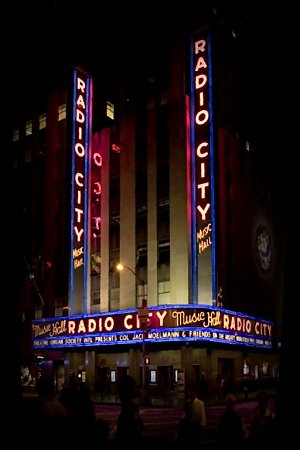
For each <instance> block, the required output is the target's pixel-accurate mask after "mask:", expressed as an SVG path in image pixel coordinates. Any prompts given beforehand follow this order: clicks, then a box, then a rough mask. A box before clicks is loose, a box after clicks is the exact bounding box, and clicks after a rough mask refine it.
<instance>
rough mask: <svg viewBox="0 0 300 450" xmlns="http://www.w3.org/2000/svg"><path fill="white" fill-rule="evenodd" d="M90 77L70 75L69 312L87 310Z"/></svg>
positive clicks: (77, 71) (79, 74) (80, 74)
mask: <svg viewBox="0 0 300 450" xmlns="http://www.w3.org/2000/svg"><path fill="white" fill-rule="evenodd" d="M91 93H92V81H91V78H90V77H89V76H88V75H87V74H86V73H85V72H83V71H82V70H81V69H76V70H75V71H74V76H73V121H72V175H71V176H72V180H71V190H72V192H71V261H70V302H69V305H70V314H77V313H80V312H81V313H82V312H83V313H86V312H87V270H88V261H87V257H88V251H87V250H88V211H89V204H88V198H89V189H88V186H89V180H88V178H89V165H90V130H91Z"/></svg>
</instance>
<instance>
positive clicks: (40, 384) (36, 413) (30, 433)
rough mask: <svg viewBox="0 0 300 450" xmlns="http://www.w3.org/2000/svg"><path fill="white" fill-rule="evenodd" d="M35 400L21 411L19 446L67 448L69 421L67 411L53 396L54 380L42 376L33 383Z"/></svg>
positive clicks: (31, 448) (46, 448)
mask: <svg viewBox="0 0 300 450" xmlns="http://www.w3.org/2000/svg"><path fill="white" fill-rule="evenodd" d="M36 390H37V397H34V398H32V399H30V400H28V401H27V402H26V404H25V408H24V411H23V421H22V424H21V426H22V431H21V435H22V447H23V448H24V449H26V450H27V449H28V450H29V449H30V450H38V449H40V448H41V446H42V447H43V449H45V450H57V448H58V447H59V446H61V448H63V447H67V444H68V438H69V420H68V413H67V411H66V408H65V407H64V406H63V405H62V404H61V403H60V401H59V400H58V398H57V395H56V393H55V385H54V379H53V377H51V376H48V375H42V376H41V377H40V378H38V380H37V383H36Z"/></svg>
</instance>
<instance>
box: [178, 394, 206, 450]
mask: <svg viewBox="0 0 300 450" xmlns="http://www.w3.org/2000/svg"><path fill="white" fill-rule="evenodd" d="M201 431H202V430H201V428H200V427H199V425H198V423H196V422H195V420H194V418H193V401H192V399H189V400H187V401H186V402H185V404H184V413H183V416H182V417H181V418H180V419H179V422H178V424H177V427H176V434H175V445H174V448H175V449H176V450H181V449H185V448H192V447H193V446H194V445H195V442H197V443H200V442H201V440H202V433H201Z"/></svg>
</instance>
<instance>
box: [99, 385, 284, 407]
mask: <svg viewBox="0 0 300 450" xmlns="http://www.w3.org/2000/svg"><path fill="white" fill-rule="evenodd" d="M260 390H264V391H265V392H266V393H267V394H268V395H269V396H270V397H273V398H276V397H277V392H276V390H275V389H274V388H265V389H259V390H251V391H250V392H244V391H239V392H237V393H236V394H235V395H236V399H237V403H243V402H247V401H253V400H255V399H256V396H257V393H258V392H259V391H260ZM92 398H93V402H94V403H95V404H99V405H101V404H103V405H119V404H120V400H119V398H118V397H117V396H116V394H110V395H108V394H107V395H105V398H103V400H102V399H101V395H100V394H96V395H94V396H93V397H92ZM137 401H138V400H137ZM183 403H184V398H180V397H178V395H177V393H176V392H175V391H174V392H173V393H172V395H170V397H169V399H168V401H166V399H164V398H158V397H157V398H156V397H155V398H151V397H150V401H149V403H147V404H145V405H143V406H150V407H158V408H164V407H181V406H183ZM205 404H206V406H208V407H209V406H219V405H223V404H224V399H217V398H212V397H211V398H209V399H208V400H207V401H206V402H205ZM141 405H142V404H141Z"/></svg>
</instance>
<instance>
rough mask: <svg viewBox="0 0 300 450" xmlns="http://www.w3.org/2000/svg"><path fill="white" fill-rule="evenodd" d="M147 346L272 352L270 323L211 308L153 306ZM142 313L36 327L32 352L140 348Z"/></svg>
mask: <svg viewBox="0 0 300 450" xmlns="http://www.w3.org/2000/svg"><path fill="white" fill-rule="evenodd" d="M149 317H150V322H151V325H150V326H151V329H149V330H147V332H146V341H148V342H163V341H185V340H186V341H203V340H204V341H213V342H222V343H225V344H236V345H249V346H251V345H253V346H257V347H263V348H271V347H272V337H273V326H272V323H271V322H268V321H265V320H262V319H258V318H255V317H251V316H246V315H244V314H239V313H236V312H233V311H228V310H224V309H219V308H213V307H209V306H204V305H201V306H198V307H197V306H194V305H184V306H177V305H167V306H166V307H150V308H149ZM140 327H141V324H140V321H139V317H138V309H131V310H126V311H122V312H115V313H98V314H93V315H85V316H68V317H61V318H52V319H42V320H35V321H33V322H32V336H33V348H35V349H37V348H55V347H69V346H75V347H76V346H97V345H111V344H117V343H126V342H127V343H128V341H130V342H131V343H133V344H134V343H140V342H142V340H143V332H142V331H141V328H140Z"/></svg>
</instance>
